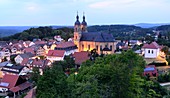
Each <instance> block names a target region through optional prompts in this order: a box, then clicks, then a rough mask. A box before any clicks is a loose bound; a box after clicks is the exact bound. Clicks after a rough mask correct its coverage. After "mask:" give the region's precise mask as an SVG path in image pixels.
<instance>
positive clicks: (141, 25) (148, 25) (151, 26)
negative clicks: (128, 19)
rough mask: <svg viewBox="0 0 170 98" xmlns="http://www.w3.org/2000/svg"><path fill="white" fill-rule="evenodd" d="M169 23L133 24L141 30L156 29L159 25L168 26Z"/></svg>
mask: <svg viewBox="0 0 170 98" xmlns="http://www.w3.org/2000/svg"><path fill="white" fill-rule="evenodd" d="M168 24H170V23H158V24H151V23H138V24H134V25H135V26H139V27H141V28H153V27H158V26H161V25H168Z"/></svg>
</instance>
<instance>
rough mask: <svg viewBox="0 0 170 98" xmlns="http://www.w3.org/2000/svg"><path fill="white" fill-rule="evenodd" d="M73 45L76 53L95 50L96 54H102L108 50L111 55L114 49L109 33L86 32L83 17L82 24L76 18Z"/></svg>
mask: <svg viewBox="0 0 170 98" xmlns="http://www.w3.org/2000/svg"><path fill="white" fill-rule="evenodd" d="M74 44H75V45H76V46H77V48H78V52H81V51H91V50H93V49H96V51H97V53H98V54H102V53H103V49H104V48H109V49H110V53H111V54H113V53H114V52H115V48H116V47H115V46H116V45H115V39H114V37H113V35H112V34H111V33H107V32H88V31H87V22H86V21H85V16H84V15H83V21H82V23H80V21H79V16H78V15H77V16H76V22H75V24H74Z"/></svg>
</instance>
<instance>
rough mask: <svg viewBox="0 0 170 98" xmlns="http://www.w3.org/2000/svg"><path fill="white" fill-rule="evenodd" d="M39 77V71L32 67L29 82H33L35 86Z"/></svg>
mask: <svg viewBox="0 0 170 98" xmlns="http://www.w3.org/2000/svg"><path fill="white" fill-rule="evenodd" d="M39 77H40V71H39V68H38V67H34V68H33V70H32V73H31V78H30V79H31V80H32V81H34V83H35V84H36V83H37V82H38V80H39Z"/></svg>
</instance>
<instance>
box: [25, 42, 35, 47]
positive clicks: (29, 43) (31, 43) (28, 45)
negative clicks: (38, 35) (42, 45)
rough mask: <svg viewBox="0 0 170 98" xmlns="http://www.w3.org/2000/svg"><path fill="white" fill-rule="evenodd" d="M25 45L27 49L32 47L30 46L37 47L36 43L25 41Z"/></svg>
mask: <svg viewBox="0 0 170 98" xmlns="http://www.w3.org/2000/svg"><path fill="white" fill-rule="evenodd" d="M23 45H24V46H25V47H30V46H32V45H35V43H34V42H31V41H25V42H23Z"/></svg>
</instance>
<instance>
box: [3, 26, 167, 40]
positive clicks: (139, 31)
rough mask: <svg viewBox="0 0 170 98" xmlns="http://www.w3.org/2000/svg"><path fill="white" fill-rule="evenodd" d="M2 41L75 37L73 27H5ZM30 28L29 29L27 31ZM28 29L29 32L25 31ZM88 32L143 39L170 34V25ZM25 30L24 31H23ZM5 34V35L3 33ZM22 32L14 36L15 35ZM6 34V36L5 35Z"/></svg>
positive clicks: (126, 38) (100, 28)
mask: <svg viewBox="0 0 170 98" xmlns="http://www.w3.org/2000/svg"><path fill="white" fill-rule="evenodd" d="M1 28H2V27H0V31H1V35H0V36H2V37H3V36H7V35H8V34H9V35H11V36H9V37H3V38H1V40H32V39H34V38H40V39H42V38H53V36H55V35H61V36H62V37H63V38H64V39H65V40H67V39H68V38H69V37H73V27H72V26H68V27H62V26H50V27H3V29H1ZM27 28H28V29H27ZM23 29H27V30H23ZM87 29H88V32H108V33H112V34H113V36H114V37H115V39H118V40H129V39H143V38H144V37H146V35H147V34H148V33H150V34H152V35H153V34H154V33H153V31H152V30H155V29H156V30H159V31H161V34H163V35H165V34H167V32H170V25H163V26H158V27H155V28H141V27H138V26H134V25H94V26H89V27H88V28H87ZM22 30H23V31H22ZM2 32H3V33H2ZM16 32H20V33H17V34H14V35H12V34H13V33H16ZM4 33H5V34H4Z"/></svg>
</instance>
